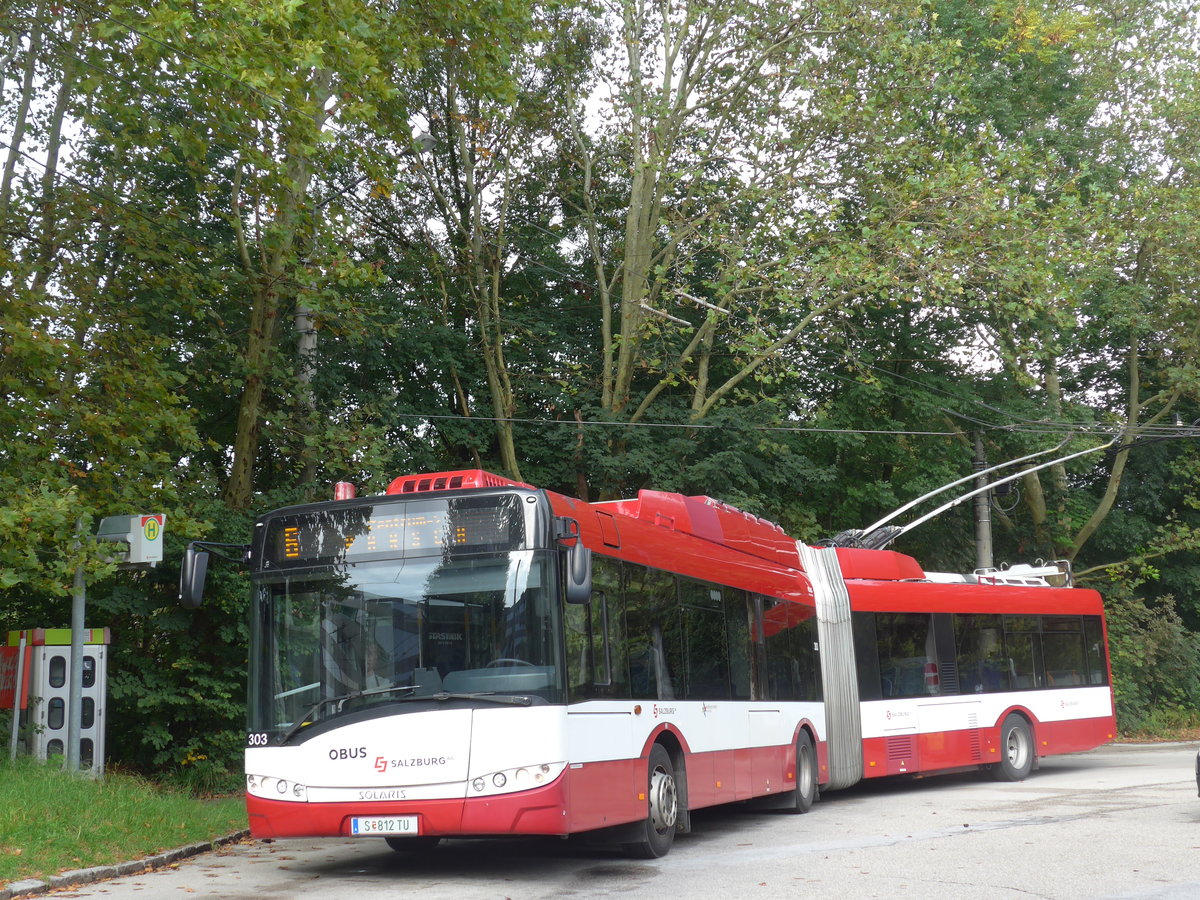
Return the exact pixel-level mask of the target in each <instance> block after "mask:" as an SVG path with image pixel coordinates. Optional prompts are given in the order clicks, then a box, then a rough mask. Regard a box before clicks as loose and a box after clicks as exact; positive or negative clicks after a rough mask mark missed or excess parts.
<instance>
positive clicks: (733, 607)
mask: <svg viewBox="0 0 1200 900" xmlns="http://www.w3.org/2000/svg"><path fill="white" fill-rule="evenodd" d="M722 599H723V601H724V608H725V610H724V611H725V635H726V639H727V641H728V644H729V687H730V691H731V692H732V696H733V699H734V700H750V699H752V698H753V695H752V686H753V685H754V664H753V659H754V656H753V648H752V647H751V646H750V622H751V621H752V617H753V615H754V608H753V606H752V605H750V603H749V598H748V597H747V595H746V592H745V591H739V590H736V589H734V588H724V589H723V591H722ZM754 699H756V698H754Z"/></svg>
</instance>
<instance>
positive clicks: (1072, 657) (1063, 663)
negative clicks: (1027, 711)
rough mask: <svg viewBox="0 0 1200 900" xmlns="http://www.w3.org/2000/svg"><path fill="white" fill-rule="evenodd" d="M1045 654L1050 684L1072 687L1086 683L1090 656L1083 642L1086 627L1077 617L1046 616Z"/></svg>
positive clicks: (1043, 639) (1043, 647) (1044, 623)
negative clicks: (1084, 627)
mask: <svg viewBox="0 0 1200 900" xmlns="http://www.w3.org/2000/svg"><path fill="white" fill-rule="evenodd" d="M1042 655H1043V656H1044V657H1045V660H1046V682H1047V684H1048V685H1050V686H1052V687H1070V686H1074V685H1079V684H1085V683H1086V681H1085V676H1086V675H1087V655H1086V653H1085V651H1084V645H1083V627H1082V624H1081V622H1080V620H1079V618H1078V617H1076V616H1045V617H1043V619H1042Z"/></svg>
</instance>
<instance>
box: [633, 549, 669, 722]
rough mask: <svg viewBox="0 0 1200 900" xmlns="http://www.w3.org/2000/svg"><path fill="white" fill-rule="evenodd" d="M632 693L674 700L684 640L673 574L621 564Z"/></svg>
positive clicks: (645, 696) (648, 697)
mask: <svg viewBox="0 0 1200 900" xmlns="http://www.w3.org/2000/svg"><path fill="white" fill-rule="evenodd" d="M621 586H622V592H621V593H622V595H623V596H624V599H625V621H626V623H627V627H628V629H629V632H628V633H629V634H630V635H631V638H630V642H629V677H630V688H631V690H632V692H633V696H634V697H635V698H636V697H644V698H646V699H657V700H674V699H675V698H676V697H677V696H678V695H677V693H676V690H677V687H681V686H682V681H681V676H682V674H683V641H682V637H681V634H680V624H679V603H678V599H677V597H676V586H675V576H674V575H672V574H671V573H669V572H663V571H661V570H659V569H650V568H647V567H645V566H638V565H633V564H630V563H625V564H623V565H622V566H621Z"/></svg>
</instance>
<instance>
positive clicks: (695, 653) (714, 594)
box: [679, 579, 729, 700]
mask: <svg viewBox="0 0 1200 900" xmlns="http://www.w3.org/2000/svg"><path fill="white" fill-rule="evenodd" d="M721 592H722V589H721V588H719V587H716V586H713V585H708V584H703V583H701V582H696V581H688V580H686V579H680V583H679V594H680V600H681V601H682V604H683V638H684V652H685V659H686V663H687V670H686V671H687V684H686V693H685V696H686V697H687V698H688V699H691V700H728V699H729V648H728V645H727V641H728V635H727V634H726V631H725V612H724V609H723V602H722V593H721Z"/></svg>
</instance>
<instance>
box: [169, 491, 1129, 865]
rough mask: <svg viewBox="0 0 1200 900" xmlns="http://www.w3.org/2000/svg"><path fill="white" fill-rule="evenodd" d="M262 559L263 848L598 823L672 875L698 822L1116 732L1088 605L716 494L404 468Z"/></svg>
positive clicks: (254, 818)
mask: <svg viewBox="0 0 1200 900" xmlns="http://www.w3.org/2000/svg"><path fill="white" fill-rule="evenodd" d="M207 546H209V547H216V546H220V545H207ZM205 552H206V545H199V546H193V547H189V550H188V557H187V560H186V561H185V565H184V571H183V581H182V595H183V598H184V602H185V603H188V604H189V605H195V604H196V603H198V602H199V597H200V593H201V591H202V581H203V574H204V569H205V567H206V564H207V556H206V555H205ZM245 559H246V560H247V561H248V563H249V566H250V570H251V576H252V579H253V583H254V596H253V603H252V619H251V632H250V633H251V647H250V696H249V733H248V737H247V749H246V786H247V806H248V811H249V819H250V828H251V832H252V834H254V835H255V836H258V837H292V836H295V837H299V836H345V835H362V836H379V837H383V838H386V839H387V842H388V844H389V845H390V846H392V847H393V848H395V849H398V850H414V849H418V848H425V847H429V846H431V845H432V844H435V843H436V842H437V841H438V840H440V839H441V838H444V837H462V836H494V835H516V834H525V835H567V834H574V833H579V832H592V831H599V830H601V829H605V830H606V831H605V832H604V834H605V835H606V836H608V837H611V838H612V839H613V840H615V841H617V842H619V843H621V844H623V845H624V846H625V848H626V849H627V850H628V851H629V852H630V853H632V854H634V855H638V856H643V857H657V856H662V855H663V854H665V853H666V852H667V851H668V850H669V849H670V847H671V843H672V841H673V839H674V836H675V834H676V833H677V832H680V831H686V830H688V828H689V827H690V813H691V811H692V810H695V809H699V808H702V807H706V806H712V805H715V804H721V803H730V802H735V801H748V800H755V801H756V802H758V803H761V804H763V805H766V806H778V807H783V808H787V809H791V810H794V811H798V812H804V811H806V810H808V809H809V808H810V807H811V806H812V803H813V801H814V800H815V799H816V797H817V793H818V790H819V789H820V787H826V788H841V787H846V786H849V785H851V784H853V783H855V782H857V781H858V780H860V779H861V778H864V777H873V776H884V775H895V774H900V773H915V772H929V771H937V770H947V769H955V768H962V767H968V766H984V767H990V768H991V769H992V770H993V771H994V772H995V773H996V774H997V775H998V776H1000V777H1002V778H1007V779H1014V780H1015V779H1020V778H1023V777H1024V776H1025V775H1026V774H1027V773H1028V772H1029V770H1030V769H1031V767H1032V766H1033V765H1034V764H1035V762H1036V760H1037V759H1038V758H1039V757H1041V756H1045V755H1049V754H1054V753H1066V752H1072V751H1078V750H1084V749H1089V748H1092V747H1095V746H1097V745H1099V744H1101V743H1103V742H1105V741H1107V740H1110V739H1112V737H1113V735H1114V730H1115V720H1114V713H1113V698H1112V692H1111V689H1110V670H1109V663H1108V657H1107V652H1106V639H1105V625H1104V617H1103V610H1102V607H1101V601H1100V597H1099V596H1098V595H1097V594H1096V593H1095V592H1092V591H1084V590H1076V589H1070V588H1056V587H1051V586H1049V585H1048V584H1047V583H1046V581H1045V580H1044V579H1042V578H1040V577H1016V576H1013V575H1004V576H993V577H988V576H982V577H981V576H947V575H931V574H928V573H926V572H924V571H923V570H922V569H921V567H920V566H919V565H918V564H917V563H916V561H915V560H913V559H911V558H910V557H907V556H904V555H902V554H899V553H894V552H891V551H886V550H854V549H845V548H814V547H808V546H806V545H803V544H799V545H798V544H797V542H796V541H794V540H792V539H791V538H789V537H787V535H785V534H784V533H783V531H782V530H781V529H780V528H778V527H777V526H775V525H772V524H770V523H768V522H766V521H763V520H761V519H758V518H756V517H754V516H752V515H749V514H746V513H743V512H741V511H739V510H737V509H734V508H733V507H730V506H727V505H725V504H723V503H720V502H718V501H715V500H711V499H709V498H707V497H685V496H681V495H678V494H669V493H662V492H656V491H641V492H640V493H639V495H638V498H637V499H634V500H622V501H617V502H611V503H586V502H583V501H580V500H575V499H571V498H569V497H565V496H562V495H559V494H556V493H553V492H550V491H545V490H538V489H536V488H533V487H530V486H529V485H525V484H519V483H516V482H513V481H510V480H508V479H505V478H501V477H498V476H495V475H491V474H488V473H486V472H482V471H474V470H473V471H460V472H445V473H439V474H432V475H419V476H406V477H401V478H397V479H396V480H395V481H394V482H393V483H392V484H391V486H390V487H389V489H388V491H387V493H386V494H385V495H382V496H376V497H366V498H361V499H358V498H351V499H343V500H337V501H332V502H328V503H317V504H311V505H307V506H297V507H291V508H287V509H281V510H278V511H276V512H272V513H269V514H267V515H265V516H263V517H262V518H261V519H260V520H259V521H258V522H257V525H256V529H255V534H254V539H253V543H252V544H251V545H249V546H248V547H247V548H245ZM1017 582H1020V583H1017Z"/></svg>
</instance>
